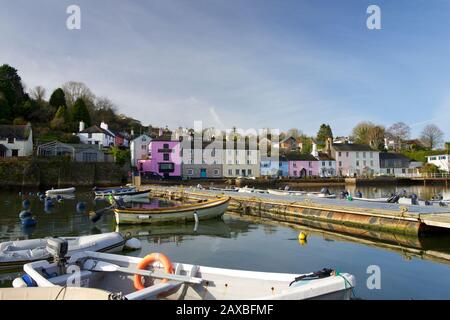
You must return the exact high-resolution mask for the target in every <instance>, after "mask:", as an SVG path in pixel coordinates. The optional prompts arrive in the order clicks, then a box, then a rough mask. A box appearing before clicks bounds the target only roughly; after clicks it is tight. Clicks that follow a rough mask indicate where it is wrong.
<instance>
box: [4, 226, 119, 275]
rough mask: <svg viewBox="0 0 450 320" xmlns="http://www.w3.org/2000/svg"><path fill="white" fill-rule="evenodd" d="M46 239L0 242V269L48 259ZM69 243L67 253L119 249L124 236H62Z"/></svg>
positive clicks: (69, 254) (110, 234)
mask: <svg viewBox="0 0 450 320" xmlns="http://www.w3.org/2000/svg"><path fill="white" fill-rule="evenodd" d="M48 239H51V238H44V239H32V240H18V241H8V242H2V243H0V270H6V269H17V268H20V267H21V266H22V265H23V264H25V263H28V262H31V261H37V260H44V259H49V258H50V257H51V254H50V253H49V251H48V250H47V242H48ZM63 239H65V240H66V241H67V243H68V245H69V250H68V253H67V255H68V256H71V255H72V254H74V253H77V252H81V251H86V250H90V251H103V252H116V251H121V250H122V249H123V246H124V244H125V240H126V239H125V238H124V237H123V236H122V235H121V234H120V233H117V232H110V233H103V234H96V235H89V236H82V237H65V238H63Z"/></svg>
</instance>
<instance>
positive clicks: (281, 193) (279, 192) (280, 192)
mask: <svg viewBox="0 0 450 320" xmlns="http://www.w3.org/2000/svg"><path fill="white" fill-rule="evenodd" d="M267 192H268V193H269V194H273V195H275V196H303V195H305V194H306V193H307V192H305V191H290V190H277V189H267Z"/></svg>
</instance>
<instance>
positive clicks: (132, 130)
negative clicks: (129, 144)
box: [131, 129, 134, 137]
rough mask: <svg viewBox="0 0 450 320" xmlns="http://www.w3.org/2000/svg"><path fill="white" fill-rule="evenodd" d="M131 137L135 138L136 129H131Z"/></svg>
mask: <svg viewBox="0 0 450 320" xmlns="http://www.w3.org/2000/svg"><path fill="white" fill-rule="evenodd" d="M131 137H134V129H131Z"/></svg>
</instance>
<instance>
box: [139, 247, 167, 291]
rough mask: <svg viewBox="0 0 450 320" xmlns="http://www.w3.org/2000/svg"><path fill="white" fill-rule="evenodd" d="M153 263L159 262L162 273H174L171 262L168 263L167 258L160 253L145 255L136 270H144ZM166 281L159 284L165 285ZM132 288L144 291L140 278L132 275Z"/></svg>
mask: <svg viewBox="0 0 450 320" xmlns="http://www.w3.org/2000/svg"><path fill="white" fill-rule="evenodd" d="M155 262H160V263H161V264H162V265H163V266H164V271H165V272H166V273H174V271H173V265H172V262H170V260H169V258H167V256H165V255H164V254H162V253H152V254H149V255H147V256H146V257H144V258H143V259H142V261H141V262H139V263H138V265H137V268H138V269H139V270H145V269H147V267H148V266H149V265H151V264H153V263H155ZM167 281H168V280H167V279H163V280H162V281H161V283H166V282H167ZM134 288H135V289H136V290H142V289H144V288H145V287H144V285H143V284H142V276H141V275H138V274H135V275H134Z"/></svg>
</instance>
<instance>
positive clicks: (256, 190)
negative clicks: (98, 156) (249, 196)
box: [236, 186, 267, 193]
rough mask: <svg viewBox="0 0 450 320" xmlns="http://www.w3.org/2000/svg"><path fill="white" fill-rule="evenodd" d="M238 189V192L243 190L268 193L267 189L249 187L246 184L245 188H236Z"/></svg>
mask: <svg viewBox="0 0 450 320" xmlns="http://www.w3.org/2000/svg"><path fill="white" fill-rule="evenodd" d="M236 189H237V192H242V193H267V191H266V190H261V189H255V188H249V187H247V186H245V187H243V188H236Z"/></svg>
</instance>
